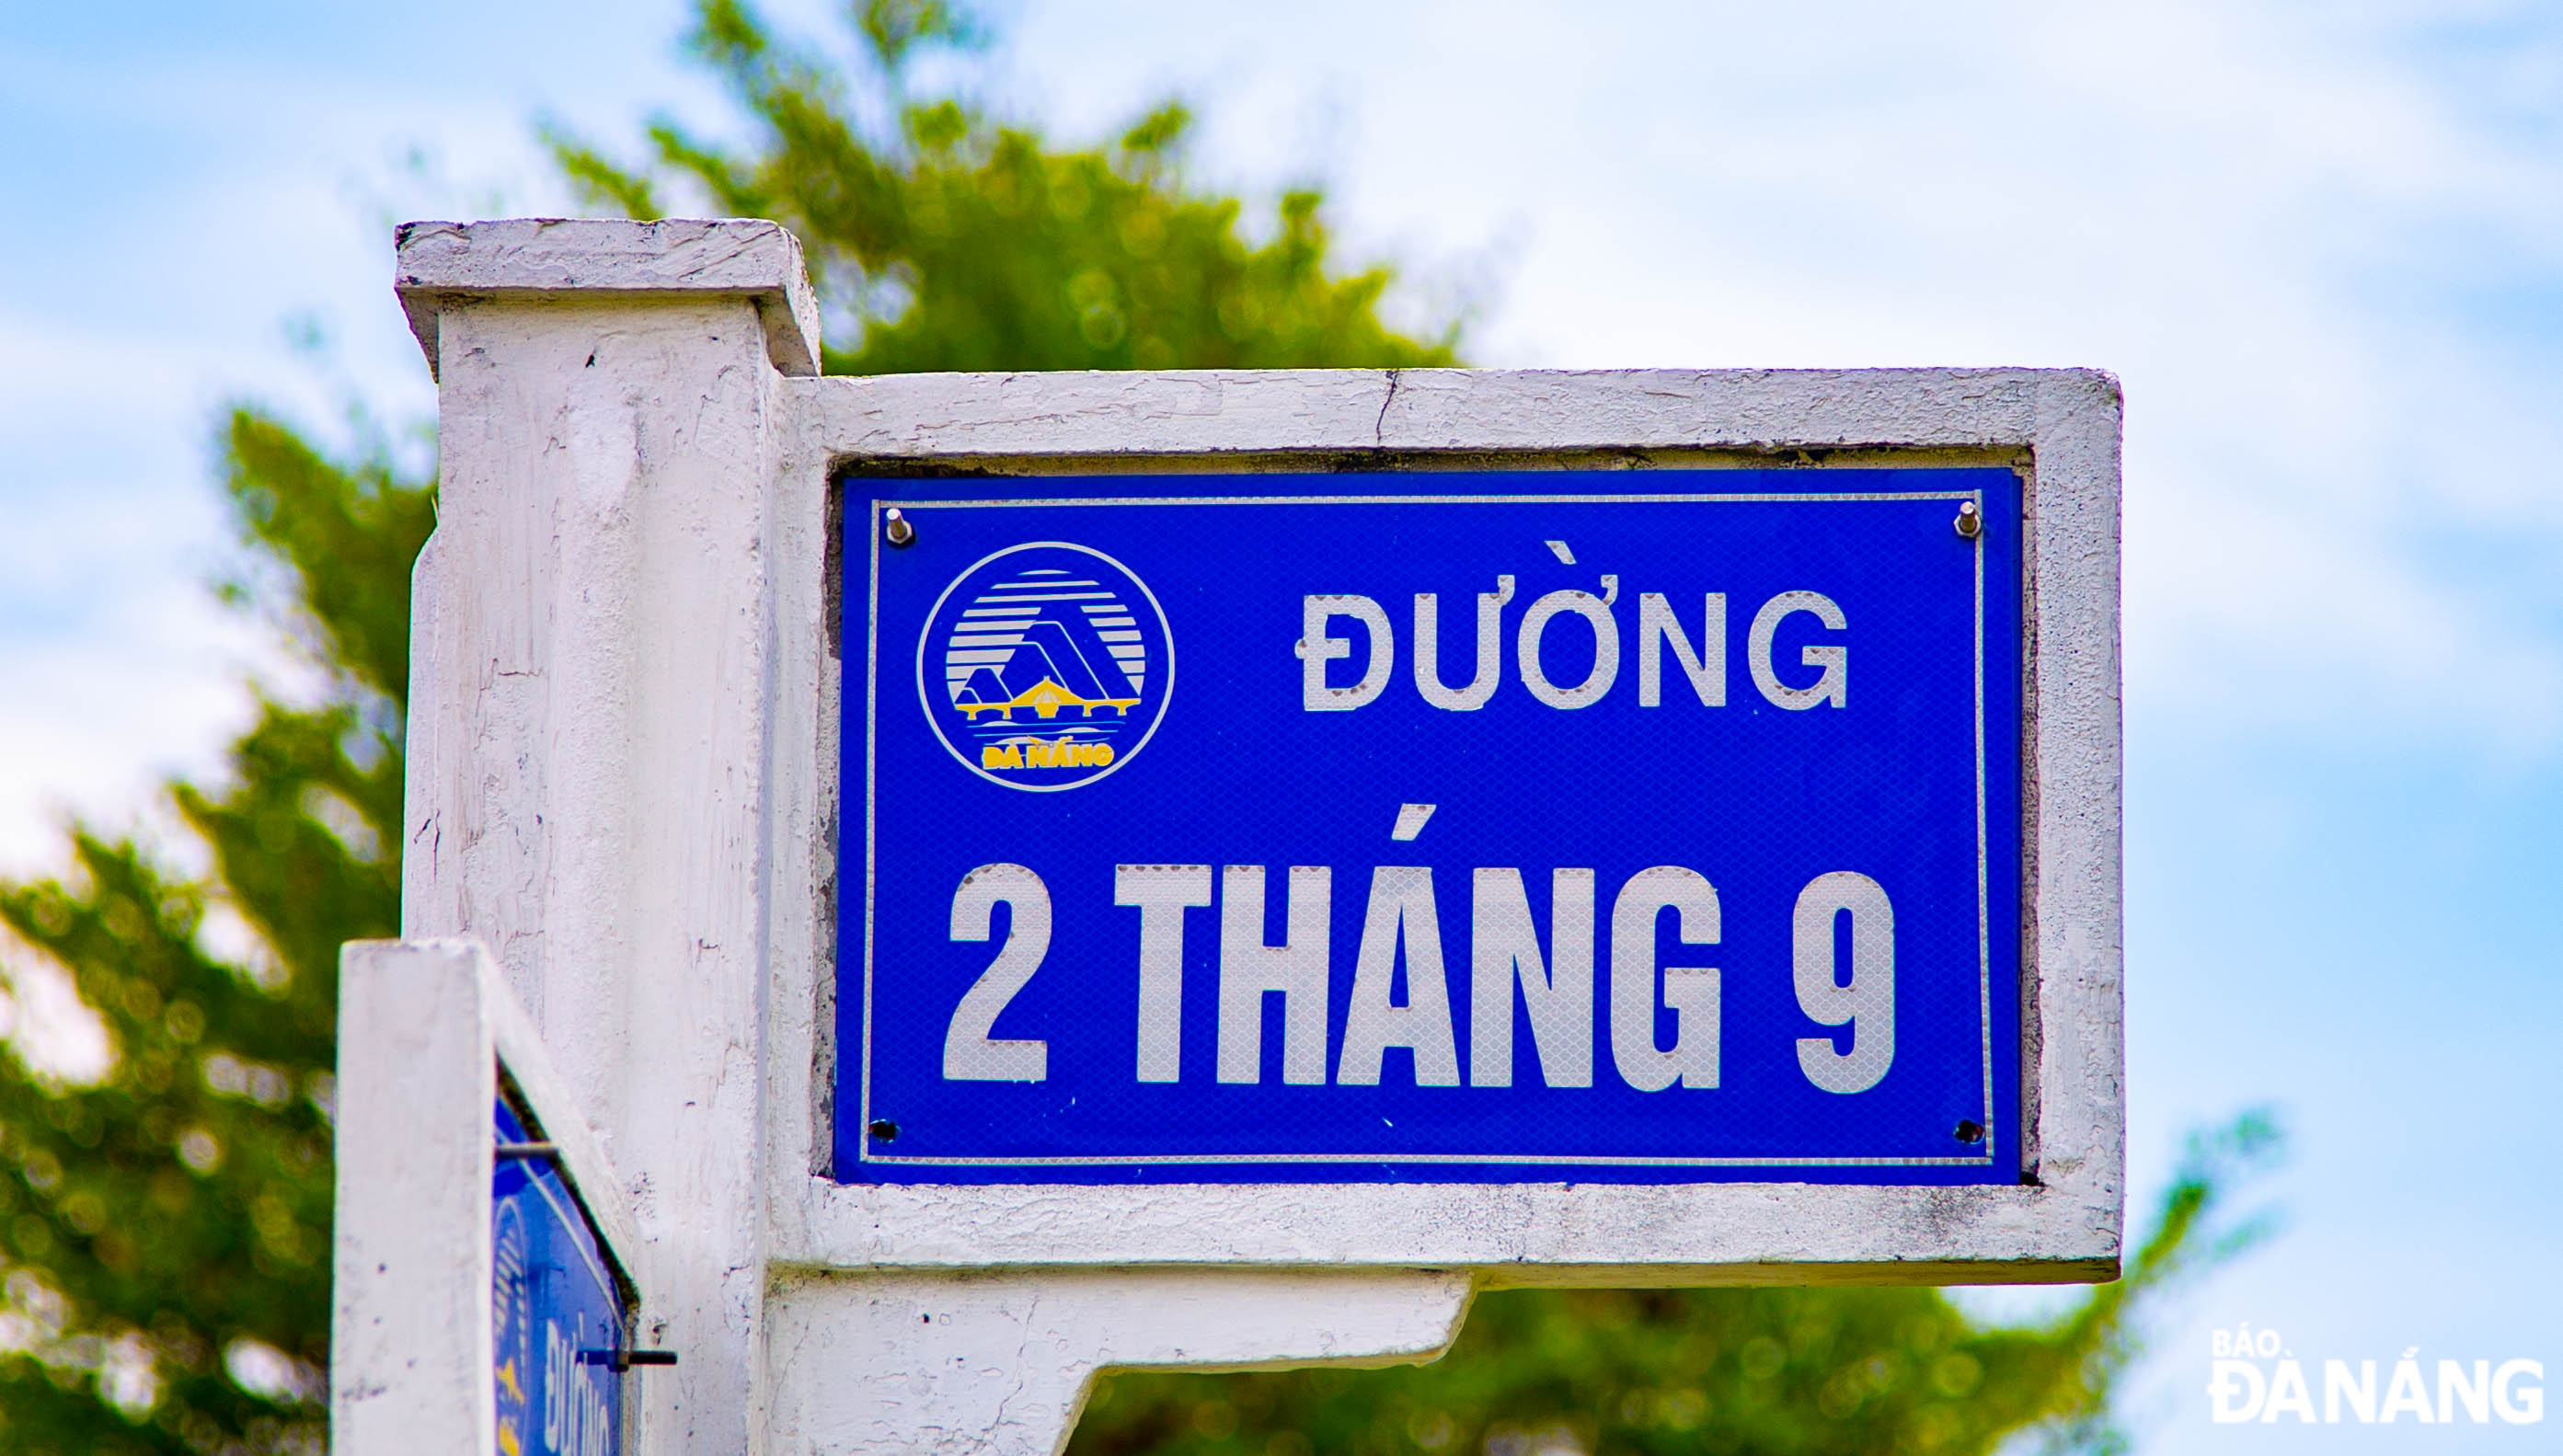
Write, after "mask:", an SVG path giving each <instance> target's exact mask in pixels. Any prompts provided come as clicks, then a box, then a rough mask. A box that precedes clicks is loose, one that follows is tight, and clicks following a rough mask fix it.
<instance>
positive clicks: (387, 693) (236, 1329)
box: [0, 409, 434, 1456]
mask: <svg viewBox="0 0 2563 1456" xmlns="http://www.w3.org/2000/svg"><path fill="white" fill-rule="evenodd" d="M221 450H222V456H223V459H224V461H225V463H226V469H225V479H224V483H225V485H226V487H227V491H228V494H229V496H230V500H231V504H232V506H233V510H234V514H235V517H236V519H237V520H238V522H239V524H240V527H241V530H242V533H243V535H244V537H245V540H246V542H247V544H248V545H249V546H250V547H251V548H252V550H253V551H254V553H255V556H256V559H257V562H258V569H257V570H256V571H255V572H254V573H253V574H252V575H251V576H250V577H249V578H248V579H247V580H246V581H244V582H243V583H242V584H241V585H240V586H238V587H236V588H235V589H234V590H233V591H232V592H231V593H230V594H229V595H231V596H233V597H234V598H235V599H236V600H238V601H239V602H241V603H242V604H243V605H245V606H248V607H251V608H253V609H257V610H263V611H266V612H268V613H270V614H271V615H273V616H274V617H275V618H276V619H277V620H278V621H279V623H280V625H282V626H284V627H285V628H286V629H287V630H288V631H289V632H291V633H292V634H293V636H294V637H296V639H297V640H298V642H299V643H300V644H301V646H302V647H303V648H304V649H305V651H306V652H307V653H308V655H309V656H310V657H311V658H312V659H313V661H314V662H315V663H317V664H319V665H320V666H321V667H322V668H323V669H324V672H323V676H324V679H325V682H326V684H327V686H326V691H325V692H324V693H323V694H322V696H321V699H320V701H318V702H317V703H315V704H312V705H308V706H296V705H290V704H287V703H283V702H278V701H274V700H267V701H264V702H263V703H262V704H261V707H260V712H259V717H258V721H257V723H256V724H255V726H253V727H252V728H251V729H250V730H249V732H248V733H246V734H245V735H243V736H242V738H241V739H240V741H239V742H238V743H236V744H234V745H233V746H232V750H231V755H230V758H231V764H230V767H231V773H230V776H229V779H228V781H227V782H226V783H224V784H223V785H221V786H219V787H213V788H206V787H199V786H196V785H191V784H179V785H176V786H173V790H172V793H173V797H174V798H175V800H176V805H177V809H178V812H179V815H180V816H181V819H182V820H183V822H184V823H185V824H186V825H187V826H188V828H189V829H191V830H192V831H193V832H194V833H195V834H196V835H197V836H198V837H199V838H200V839H201V840H202V843H203V846H204V848H205V849H206V850H207V851H208V857H209V858H210V860H211V864H212V870H213V873H212V876H211V878H210V879H198V878H195V877H191V876H188V875H185V874H181V873H178V872H177V871H175V870H173V869H171V868H169V867H168V865H167V864H166V863H165V862H163V861H162V860H161V859H159V858H157V857H155V856H154V855H152V854H151V853H149V852H148V851H146V850H145V849H144V848H143V847H142V846H141V845H139V844H137V843H136V842H135V841H134V840H133V839H131V838H116V837H109V836H107V835H103V834H100V833H99V832H97V831H95V830H93V829H90V828H88V827H86V826H83V827H79V828H76V829H75V830H74V832H73V836H72V845H71V864H72V872H71V873H69V874H67V875H65V876H63V877H61V878H56V879H48V880H43V881H40V882H36V883H31V884H11V885H5V886H0V924H5V926H6V927H7V929H8V931H9V932H10V933H11V934H13V935H14V936H15V937H16V938H17V939H18V940H19V941H20V942H21V943H22V944H23V945H24V946H25V947H27V948H31V949H32V950H34V951H35V952H37V953H40V954H42V955H44V956H46V957H48V958H50V959H51V960H52V961H53V962H55V963H56V964H57V965H59V966H61V967H62V968H64V969H65V970H67V971H68V972H69V973H70V975H71V979H72V982H73V984H74V985H75V986H76V987H77V988H78V990H79V992H80V995H81V999H82V1000H83V1001H85V1002H87V1004H88V1005H89V1007H90V1009H91V1010H92V1011H94V1012H95V1013H96V1014H97V1015H98V1017H99V1020H100V1021H102V1022H103V1023H104V1025H105V1028H106V1031H107V1034H108V1039H109V1042H110V1046H111V1048H112V1053H113V1059H112V1062H111V1065H110V1066H109V1068H108V1070H107V1072H106V1074H105V1076H104V1077H103V1078H101V1079H99V1081H97V1082H95V1083H92V1084H89V1085H81V1086H64V1085H60V1084H58V1083H56V1082H54V1081H52V1080H50V1079H48V1078H46V1077H44V1076H42V1075H40V1074H38V1073H37V1072H35V1071H33V1070H32V1069H31V1068H30V1067H29V1066H28V1065H26V1064H25V1063H24V1062H23V1061H21V1060H20V1059H19V1057H18V1055H17V1053H16V1051H15V1050H14V1049H13V1051H12V1053H11V1054H10V1055H9V1056H8V1057H6V1058H0V1167H5V1168H8V1169H10V1170H12V1171H14V1172H15V1173H16V1175H17V1177H16V1178H14V1179H0V1223H5V1227H6V1231H7V1243H8V1248H9V1251H10V1253H11V1254H12V1255H14V1261H13V1262H14V1267H13V1268H12V1269H11V1271H10V1273H9V1276H8V1280H7V1285H6V1291H7V1299H8V1303H9V1306H10V1308H11V1310H12V1311H13V1312H14V1313H17V1314H18V1315H20V1316H21V1317H22V1318H23V1319H24V1320H25V1321H26V1322H27V1323H26V1325H25V1326H23V1327H22V1328H23V1329H25V1330H27V1331H28V1332H29V1339H28V1340H27V1342H26V1343H25V1344H24V1345H23V1347H22V1348H20V1349H18V1350H15V1351H10V1352H8V1353H6V1354H5V1355H0V1450H5V1451H11V1452H37V1451H54V1452H61V1453H65V1456H69V1453H72V1452H80V1451H99V1452H118V1451H134V1452H141V1451H168V1452H178V1451H200V1452H209V1451H215V1450H222V1449H240V1448H241V1447H243V1446H246V1447H247V1448H248V1449H251V1450H295V1449H310V1448H314V1447H316V1446H317V1445H319V1444H320V1443H321V1441H322V1439H323V1431H322V1429H321V1425H320V1408H319V1405H318V1403H317V1401H318V1398H319V1395H320V1371H321V1369H322V1368H323V1367H324V1366H325V1365H326V1363H327V1360H328V1350H329V1286H328V1277H329V1272H328V1271H329V1196H330V1184H329V1178H330V1163H329V1122H328V1116H329V1111H328V1110H329V1104H330V1098H331V1071H332V1068H333V1065H334V1054H333V1050H332V1047H333V1041H334V1033H335V1031H336V1015H337V1004H336V1003H337V996H336V992H337V960H338V945H339V943H340V942H341V941H344V940H349V939H353V938H356V937H360V936H380V935H389V934H393V933H395V932H396V931H397V928H398V924H399V894H400V889H399V886H400V868H399V862H398V859H397V854H396V851H397V848H398V845H399V843H400V823H401V705H402V701H403V699H404V698H405V697H406V696H407V693H408V689H409V592H408V582H409V566H410V561H411V559H412V558H413V557H414V556H415V555H416V554H417V551H418V547H419V545H420V543H421V542H423V541H424V540H426V538H427V533H428V530H429V528H430V527H431V525H432V524H433V521H434V503H433V492H432V487H431V486H429V485H428V484H427V483H426V482H424V481H420V480H414V479H409V478H405V477H404V476H403V475H402V474H401V473H400V472H399V471H398V470H397V469H395V468H394V467H393V466H392V465H391V463H390V462H389V457H388V454H387V453H386V452H383V451H381V450H379V449H378V450H376V451H374V452H372V453H371V455H369V456H368V457H365V458H363V459H362V460H361V461H360V462H359V463H356V464H353V465H344V464H337V463H333V462H331V461H330V460H328V459H326V458H324V457H323V456H322V455H320V454H319V453H317V452H315V451H313V450H312V449H311V448H310V447H309V446H308V445H306V444H304V443H303V442H302V441H301V440H300V439H299V438H298V437H296V435H295V434H294V433H293V432H292V431H290V430H288V429H287V428H286V427H285V426H283V425H282V424H280V423H279V422H278V421H276V420H274V419H272V418H270V417H268V416H266V415H263V414H261V413H259V412H257V411H254V410H248V409H241V410H236V411H234V412H232V414H231V415H230V417H229V418H228V420H227V421H226V422H225V426H224V430H223V434H222V441H221ZM215 907H226V908H227V909H228V910H229V911H231V912H233V913H235V914H237V916H238V917H239V918H240V919H241V920H243V921H246V923H247V925H248V926H249V927H250V928H251V929H253V930H255V932H256V936H257V942H258V945H259V953H258V954H256V955H253V956H249V957H246V958H240V957H235V958H234V959H232V960H226V959H225V958H224V957H223V956H222V955H220V954H218V953H217V952H216V951H215V949H214V948H213V943H212V942H213V938H211V937H208V936H207V935H205V934H202V933H201V932H202V931H203V930H204V928H205V926H204V923H205V918H206V916H207V914H208V912H209V910H211V909H214V908H215Z"/></svg>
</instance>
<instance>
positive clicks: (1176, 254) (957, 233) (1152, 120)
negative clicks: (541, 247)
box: [546, 0, 1458, 374]
mask: <svg viewBox="0 0 2563 1456" xmlns="http://www.w3.org/2000/svg"><path fill="white" fill-rule="evenodd" d="M855 25H856V30H857V33H858V36H859V38H860V42H861V51H860V54H861V56H862V58H863V60H862V64H863V66H864V68H865V70H864V71H863V73H861V74H860V75H849V74H848V73H847V72H846V71H845V70H843V69H841V68H838V67H835V66H832V65H830V64H829V63H828V62H827V61H826V60H824V59H823V58H822V57H821V56H820V54H819V53H818V52H817V51H816V50H815V49H814V48H811V47H808V46H804V45H798V44H787V43H785V42H783V41H779V40H777V39H776V38H775V36H774V34H773V33H772V32H771V31H770V30H768V29H767V28H766V27H765V26H764V25H763V24H762V23H761V22H760V21H759V20H758V19H757V18H756V17H755V16H754V15H753V14H752V13H750V12H749V10H748V9H747V8H746V7H745V6H744V5H742V4H740V3H738V0H703V3H702V4H700V6H699V7H698V9H697V11H696V14H695V26H694V30H693V33H692V34H691V35H690V37H689V38H688V44H689V45H690V47H691V49H692V51H693V53H694V54H695V55H696V56H697V57H699V58H700V59H701V60H702V61H703V63H704V64H706V65H707V66H709V67H710V68H711V70H712V71H713V73H714V74H715V75H717V76H718V77H719V78H720V79H721V81H722V82H723V83H724V84H725V85H726V86H727V88H728V90H729V91H730V93H731V95H732V96H733V97H735V99H736V100H737V102H738V104H739V106H740V108H741V109H742V110H743V111H745V112H746V114H747V116H748V117H749V118H750V119H751V120H752V121H753V122H754V123H755V127H756V131H757V141H756V146H755V149H754V150H753V151H752V152H749V153H746V154H741V153H739V152H737V151H734V150H727V149H723V148H722V147H719V146H717V145H715V144H713V143H711V142H708V141H705V140H703V139H702V138H700V137H699V136H698V135H696V134H695V133H694V132H693V131H691V130H690V129H689V128H688V127H686V126H685V125H684V124H683V123H681V122H679V121H678V120H676V119H674V118H672V117H666V116H663V117H660V118H659V119H658V120H657V121H655V122H654V123H653V124H652V125H651V127H650V133H649V134H650V140H651V144H652V149H653V152H654V156H653V158H652V160H651V161H650V162H649V163H647V164H645V165H642V166H638V167H629V168H627V167H625V166H622V165H619V164H617V163H616V162H613V161H611V160H609V159H607V157H606V156H605V155H604V154H603V153H602V152H600V151H598V150H597V149H596V148H594V147H593V146H590V145H588V144H585V143H583V142H581V141H578V140H576V139H574V138H572V137H570V136H569V135H567V134H566V133H564V132H562V131H560V130H559V129H557V128H547V129H546V134H547V135H548V137H549V138H550V141H551V144H552V148H553V153H554V155H555V156H556V157H557V158H558V159H559V161H560V164H561V168H562V171H563V172H564V173H565V174H566V175H567V176H568V177H569V178H571V179H572V180H573V181H574V182H576V183H577V184H578V185H579V186H581V187H582V188H583V189H585V191H586V193H587V195H588V197H589V200H590V201H591V202H592V203H594V204H596V205H598V206H600V207H605V208H611V209H614V210H617V211H621V212H625V213H628V214H630V215H631V216H634V217H641V218H649V217H656V216H659V215H660V199H661V197H662V196H663V194H664V193H665V192H666V191H667V188H668V185H669V184H670V183H671V182H674V183H677V184H679V185H681V186H684V187H686V188H688V189H690V191H691V192H693V193H694V194H696V195H697V196H698V199H699V201H701V202H703V203H707V204H709V205H710V207H711V208H712V209H713V210H714V211H716V212H719V213H723V214H728V215H732V216H741V217H763V218H772V219H775V220H776V221H778V222H781V223H783V224H785V225H786V226H788V227H790V228H791V229H792V230H793V231H794V232H795V233H797V234H799V235H800V238H801V242H802V244H803V246H804V248H806V249H807V251H808V254H809V259H810V269H811V274H812V277H813V280H814V281H815V282H816V284H817V285H818V287H819V289H820V292H821V296H822V297H823V299H824V300H825V301H826V304H827V307H828V312H829V314H830V325H831V333H832V334H837V335H845V336H847V337H843V338H832V341H831V342H832V347H830V348H829V350H828V354H827V369H828V371H829V372H830V373H832V374H893V373H903V372H911V371H920V370H955V369H958V370H1027V369H1172V368H1186V369H1304V368H1320V367H1331V368H1367V369H1396V368H1406V367H1410V366H1422V365H1434V364H1451V363H1456V362H1458V361H1457V356H1456V355H1455V353H1454V352H1453V344H1454V343H1455V342H1456V331H1452V332H1450V333H1448V334H1446V336H1445V337H1443V338H1441V339H1439V340H1436V341H1434V342H1430V343H1427V342H1421V341H1418V340H1415V339H1411V338H1407V337H1404V336H1402V335H1400V334H1398V333H1395V332H1393V331H1391V330H1390V329H1389V328H1388V327H1387V326H1386V325H1384V324H1383V323H1382V322H1381V321H1380V317H1379V313H1378V304H1379V301H1380V296H1381V294H1382V293H1383V292H1384V291H1385V290H1386V289H1387V287H1388V284H1389V282H1390V274H1389V272H1388V271H1387V270H1386V269H1376V268H1375V269H1371V270H1369V271H1367V272H1364V273H1354V274H1352V275H1350V276H1337V275H1335V274H1333V273H1329V272H1328V270H1327V262H1328V259H1327V249H1328V247H1329V240H1328V237H1327V233H1326V229H1325V227H1324V225H1323V224H1322V222H1321V221H1320V220H1319V216H1318V213H1319V201H1320V199H1319V197H1318V194H1316V193H1315V192H1310V191H1296V192H1291V193H1288V194H1286V195H1284V196H1283V197H1282V201H1281V206H1280V215H1279V217H1278V218H1277V219H1276V220H1275V227H1274V230H1273V236H1272V237H1271V238H1270V239H1269V240H1268V241H1266V242H1264V243H1262V244H1260V245H1259V244H1256V243H1254V242H1252V241H1250V240H1249V239H1247V238H1246V237H1245V235H1244V234H1243V233H1242V232H1241V231H1240V226H1239V225H1240V221H1241V218H1242V216H1243V213H1244V208H1243V205H1242V204H1241V203H1240V202H1239V201H1238V200H1237V199H1235V198H1233V197H1221V196H1215V195H1209V194H1205V193H1201V192H1197V191H1195V190H1194V189H1193V188H1192V187H1191V185H1190V184H1189V183H1188V181H1187V180H1186V178H1185V175H1184V171H1183V167H1182V165H1181V161H1182V157H1181V145H1182V142H1183V139H1184V134H1185V131H1186V128H1187V126H1188V124H1189V117H1188V115H1187V113H1186V111H1185V110H1184V108H1183V107H1182V106H1181V105H1176V104H1167V105H1163V106H1160V107H1158V108H1156V109H1155V110H1153V111H1151V112H1149V113H1148V114H1147V115H1146V116H1144V117H1143V118H1141V119H1140V120H1139V122H1138V123H1137V124H1136V125H1134V126H1132V127H1131V128H1130V129H1129V130H1128V131H1127V132H1126V133H1124V134H1123V135H1122V137H1121V138H1120V140H1119V141H1118V142H1117V143H1115V144H1114V145H1112V146H1110V147H1104V148H1095V149H1089V150H1063V149H1059V148H1055V147H1053V146H1052V145H1051V144H1050V143H1049V142H1048V141H1046V140H1045V139H1044V138H1043V137H1042V136H1041V135H1040V134H1039V133H1038V132H1036V131H1033V130H1030V129H1027V128H1025V127H1022V126H1016V125H1007V124H1002V123H1001V122H999V121H998V120H996V119H993V118H991V117H990V116H989V115H988V114H987V113H986V112H985V111H984V110H982V109H980V108H979V107H977V106H974V105H972V104H970V103H968V102H966V101H964V100H962V99H961V98H959V97H958V96H955V95H952V94H918V93H916V92H914V91H912V90H911V79H912V75H913V63H914V62H915V61H916V60H917V58H918V56H919V55H920V54H921V53H923V52H925V51H928V50H930V49H935V48H947V49H948V48H953V47H966V46H969V45H971V44H974V43H975V42H976V40H977V37H976V35H975V33H974V32H973V31H972V30H971V29H970V28H969V27H968V26H967V25H966V24H965V23H963V22H962V20H961V19H960V18H959V17H958V16H957V15H956V14H955V13H954V12H952V11H951V10H949V9H948V8H946V7H945V6H944V5H942V4H940V3H936V0H864V3H863V4H861V5H860V6H859V7H858V8H857V11H856V22H855ZM876 112H878V113H883V114H884V115H886V117H887V119H885V120H883V121H881V122H879V123H878V124H874V125H867V124H866V122H865V121H864V119H863V118H864V117H865V116H866V115H868V114H872V113H876Z"/></svg>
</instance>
